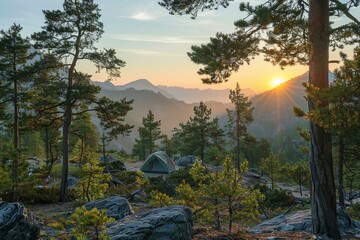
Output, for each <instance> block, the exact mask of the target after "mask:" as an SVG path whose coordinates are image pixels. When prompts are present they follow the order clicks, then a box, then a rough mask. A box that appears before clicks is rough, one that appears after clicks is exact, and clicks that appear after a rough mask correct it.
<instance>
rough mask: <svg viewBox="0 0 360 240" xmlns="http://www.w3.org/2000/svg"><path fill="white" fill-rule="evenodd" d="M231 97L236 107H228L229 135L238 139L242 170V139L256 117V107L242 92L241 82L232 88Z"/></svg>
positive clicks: (238, 155)
mask: <svg viewBox="0 0 360 240" xmlns="http://www.w3.org/2000/svg"><path fill="white" fill-rule="evenodd" d="M229 99H230V101H231V103H232V104H234V109H233V110H230V109H226V111H227V113H228V135H229V136H230V138H232V139H235V141H236V168H237V170H238V171H239V172H240V140H241V137H244V136H245V134H246V133H247V125H248V124H249V123H251V122H252V121H253V120H254V118H253V116H252V112H253V110H254V108H253V107H252V106H251V105H252V103H251V101H249V99H248V97H245V95H244V94H243V93H242V92H241V89H240V86H239V83H236V87H235V89H234V90H230V95H229Z"/></svg>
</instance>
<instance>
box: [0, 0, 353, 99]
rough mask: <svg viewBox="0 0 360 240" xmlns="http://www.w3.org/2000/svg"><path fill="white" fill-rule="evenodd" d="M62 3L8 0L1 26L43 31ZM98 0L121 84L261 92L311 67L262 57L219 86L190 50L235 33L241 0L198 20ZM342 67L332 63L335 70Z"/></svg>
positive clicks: (137, 2) (153, 7)
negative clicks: (49, 13)
mask: <svg viewBox="0 0 360 240" xmlns="http://www.w3.org/2000/svg"><path fill="white" fill-rule="evenodd" d="M62 2H63V1H60V0H58V1H47V0H33V1H25V0H3V7H2V9H1V10H0V13H1V16H2V17H0V28H2V29H4V30H7V29H8V28H9V27H10V26H11V25H12V24H13V23H17V24H20V25H21V26H22V27H23V31H22V36H24V37H25V36H29V35H30V34H32V33H33V32H36V31H40V30H41V27H42V26H43V23H44V17H43V13H42V10H56V9H62ZM95 2H96V3H97V4H98V5H99V8H100V9H101V14H102V17H101V19H100V21H102V22H103V24H104V31H105V33H104V34H103V36H102V38H101V39H100V40H99V42H98V44H96V46H97V47H99V48H103V47H105V48H113V49H115V50H116V52H117V56H118V57H119V58H121V59H122V60H124V61H125V62H126V63H127V64H126V66H125V67H124V68H122V69H121V78H118V79H116V80H115V81H113V83H114V84H116V85H124V84H127V83H129V82H132V81H134V79H135V80H136V79H147V80H149V81H150V82H152V83H153V84H154V85H164V86H179V87H183V88H198V89H216V90H221V89H228V88H230V89H233V88H234V87H235V85H236V83H237V82H239V84H240V87H241V88H242V89H246V88H251V89H252V90H253V91H255V92H257V93H259V92H264V91H267V90H270V89H272V88H273V87H274V82H275V81H278V79H285V80H286V79H290V78H293V77H295V76H299V75H301V74H303V73H305V72H306V71H308V66H303V65H296V66H291V67H286V68H285V69H284V70H281V69H280V67H279V66H273V65H272V64H271V63H268V62H265V61H264V60H263V57H262V56H258V57H257V58H256V59H253V60H252V61H251V63H250V65H243V66H241V68H240V69H239V71H238V72H236V73H234V74H233V75H232V76H231V78H230V80H229V81H228V82H225V83H221V84H217V85H205V84H203V83H202V82H201V76H199V75H198V74H197V71H198V69H199V67H200V66H199V65H196V64H195V63H193V62H191V60H190V59H189V58H188V57H187V54H186V53H187V52H189V51H190V50H191V46H192V45H199V44H203V43H207V42H208V41H209V39H210V37H213V36H215V34H216V33H217V32H219V31H220V30H221V31H222V32H224V33H230V32H233V31H234V29H235V27H234V24H233V23H234V22H235V21H236V20H238V19H240V18H242V17H243V16H242V13H240V12H239V10H238V5H239V3H240V2H241V0H235V1H233V2H230V6H229V7H228V8H227V9H223V8H219V9H218V10H212V11H206V12H201V13H199V15H198V17H197V18H196V19H195V20H193V19H191V18H190V16H176V15H175V16H174V15H170V14H169V13H168V12H167V11H166V10H165V9H164V8H162V7H160V6H159V5H158V4H157V2H146V3H144V2H143V1H141V0H123V1H121V3H120V2H118V1H111V0H109V1H106V2H104V1H95ZM355 15H356V14H355ZM189 26H191V27H189ZM351 50H352V48H346V49H345V52H346V53H347V54H348V55H349V56H352V52H351ZM330 57H331V59H332V60H333V59H334V60H338V59H340V57H339V56H338V53H337V52H335V53H334V52H330ZM79 66H80V67H79V69H80V70H81V71H84V72H85V73H88V74H90V75H92V79H93V80H95V81H100V82H103V81H106V80H107V76H106V74H105V73H100V74H96V73H95V72H96V69H95V67H94V66H91V65H89V64H87V63H81V64H80V65H79ZM338 66H340V65H339V64H337V65H331V67H330V70H333V69H334V68H335V67H338ZM276 79H277V80H276ZM278 82H279V81H278Z"/></svg>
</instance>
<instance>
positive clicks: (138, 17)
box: [130, 12, 155, 21]
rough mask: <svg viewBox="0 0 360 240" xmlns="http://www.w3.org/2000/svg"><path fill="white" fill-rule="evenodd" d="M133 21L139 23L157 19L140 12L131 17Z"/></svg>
mask: <svg viewBox="0 0 360 240" xmlns="http://www.w3.org/2000/svg"><path fill="white" fill-rule="evenodd" d="M130 18H131V19H134V20H139V21H150V20H154V19H155V17H154V16H151V15H150V14H148V13H147V12H138V13H135V14H134V15H132V16H130Z"/></svg>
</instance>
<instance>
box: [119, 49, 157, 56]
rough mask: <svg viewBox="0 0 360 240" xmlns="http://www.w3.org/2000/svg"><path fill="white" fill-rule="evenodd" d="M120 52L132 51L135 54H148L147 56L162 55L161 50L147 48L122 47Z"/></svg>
mask: <svg viewBox="0 0 360 240" xmlns="http://www.w3.org/2000/svg"><path fill="white" fill-rule="evenodd" d="M119 51H120V52H126V53H131V54H134V55H147V56H158V55H162V53H161V52H157V51H152V50H146V49H120V50H119Z"/></svg>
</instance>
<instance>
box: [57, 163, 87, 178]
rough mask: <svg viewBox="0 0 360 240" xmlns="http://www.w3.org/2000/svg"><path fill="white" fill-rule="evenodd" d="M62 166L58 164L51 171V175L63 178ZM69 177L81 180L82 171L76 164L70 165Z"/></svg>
mask: <svg viewBox="0 0 360 240" xmlns="http://www.w3.org/2000/svg"><path fill="white" fill-rule="evenodd" d="M61 171H62V164H61V163H56V164H54V166H53V167H52V169H51V173H50V175H51V176H52V177H54V178H61ZM68 174H69V176H73V177H76V178H79V177H80V176H81V169H80V168H79V167H78V166H75V165H74V164H69V173H68Z"/></svg>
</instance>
